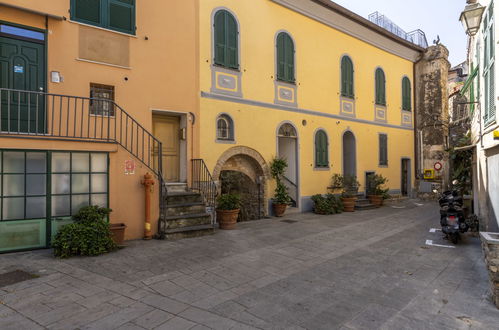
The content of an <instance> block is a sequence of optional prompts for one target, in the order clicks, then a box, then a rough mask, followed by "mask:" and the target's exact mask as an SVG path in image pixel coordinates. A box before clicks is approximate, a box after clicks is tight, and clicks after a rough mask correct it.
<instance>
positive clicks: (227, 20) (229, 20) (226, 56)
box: [213, 10, 239, 69]
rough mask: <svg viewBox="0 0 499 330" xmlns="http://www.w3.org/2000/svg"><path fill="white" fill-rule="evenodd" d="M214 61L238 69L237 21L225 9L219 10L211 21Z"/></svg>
mask: <svg viewBox="0 0 499 330" xmlns="http://www.w3.org/2000/svg"><path fill="white" fill-rule="evenodd" d="M213 33H214V40H213V42H214V51H215V54H214V63H215V64H216V65H220V66H223V67H226V68H229V69H239V49H238V48H239V31H238V26H237V21H236V19H235V18H234V16H233V15H232V14H231V13H229V12H228V11H227V10H219V11H217V13H216V14H215V17H214V23H213Z"/></svg>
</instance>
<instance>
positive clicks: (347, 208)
mask: <svg viewBox="0 0 499 330" xmlns="http://www.w3.org/2000/svg"><path fill="white" fill-rule="evenodd" d="M356 200H357V197H341V201H342V202H343V211H344V212H354V211H355V201H356Z"/></svg>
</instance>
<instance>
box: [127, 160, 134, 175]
mask: <svg viewBox="0 0 499 330" xmlns="http://www.w3.org/2000/svg"><path fill="white" fill-rule="evenodd" d="M135 167H136V166H135V161H134V160H133V159H128V160H125V175H133V174H135Z"/></svg>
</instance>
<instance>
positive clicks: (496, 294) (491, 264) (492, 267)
mask: <svg viewBox="0 0 499 330" xmlns="http://www.w3.org/2000/svg"><path fill="white" fill-rule="evenodd" d="M492 235H497V236H499V235H498V234H497V233H487V232H482V233H480V237H481V239H482V247H483V252H484V254H485V264H486V265H487V271H488V273H489V277H490V284H491V293H492V302H493V303H494V304H495V305H496V307H497V308H499V239H497V238H494V237H493V236H492Z"/></svg>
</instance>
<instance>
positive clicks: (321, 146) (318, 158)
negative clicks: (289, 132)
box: [315, 130, 329, 167]
mask: <svg viewBox="0 0 499 330" xmlns="http://www.w3.org/2000/svg"><path fill="white" fill-rule="evenodd" d="M315 167H329V154H328V143H327V134H326V132H324V131H323V130H319V131H317V133H315Z"/></svg>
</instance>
